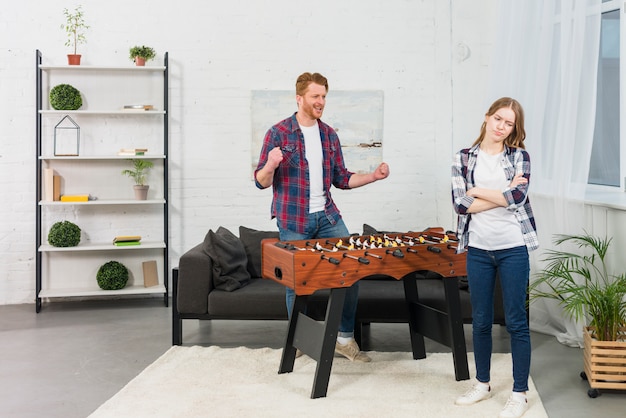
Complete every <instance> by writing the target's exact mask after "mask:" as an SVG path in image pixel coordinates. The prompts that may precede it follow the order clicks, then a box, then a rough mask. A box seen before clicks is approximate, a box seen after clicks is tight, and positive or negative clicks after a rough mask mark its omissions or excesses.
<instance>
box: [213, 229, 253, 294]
mask: <svg viewBox="0 0 626 418" xmlns="http://www.w3.org/2000/svg"><path fill="white" fill-rule="evenodd" d="M204 252H205V253H206V254H207V255H208V256H209V257H211V261H212V262H213V284H214V285H215V287H216V288H217V289H221V290H226V291H228V292H232V291H233V290H237V289H239V288H241V287H244V286H245V285H247V284H248V283H250V273H248V269H247V265H248V259H247V257H246V251H245V249H244V248H243V244H242V243H241V241H240V240H239V238H237V236H236V235H234V234H233V233H232V232H230V231H229V230H228V229H226V228H224V227H221V226H220V227H219V228H218V230H217V231H216V232H213V231H212V230H209V232H208V233H207V235H206V237H205V238H204Z"/></svg>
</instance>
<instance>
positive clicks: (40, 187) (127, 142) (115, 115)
mask: <svg viewBox="0 0 626 418" xmlns="http://www.w3.org/2000/svg"><path fill="white" fill-rule="evenodd" d="M113 64H121V65H43V55H42V54H41V52H40V51H39V50H37V51H36V52H35V88H36V113H35V115H34V116H35V133H36V141H35V152H34V154H35V162H36V171H35V178H36V190H35V194H34V196H35V206H36V213H35V230H36V232H35V234H36V235H35V242H36V251H35V295H36V298H35V302H36V303H35V310H36V312H40V310H41V307H42V298H61V297H66V298H71V297H83V296H96V297H106V296H115V295H145V294H161V295H163V296H164V302H165V306H168V280H169V278H168V277H169V262H170V261H169V243H168V240H169V215H168V211H169V207H168V200H169V195H168V193H169V186H168V182H169V174H168V173H169V171H168V170H169V158H168V143H169V81H168V79H169V58H168V53H167V52H165V53H164V54H163V62H162V64H163V65H154V66H151V65H148V66H142V67H140V66H136V65H134V64H133V63H132V62H128V61H126V62H122V63H113ZM73 82H75V83H76V84H77V85H78V86H82V88H83V89H84V91H81V94H85V97H88V98H89V103H90V104H89V106H85V107H82V108H80V109H78V110H56V109H53V108H52V106H51V105H50V100H49V97H47V96H49V92H50V90H51V88H52V86H53V85H55V84H57V85H58V84H59V83H73ZM140 104H142V105H144V106H146V105H148V104H150V105H153V106H154V107H150V110H144V107H142V108H139V109H125V108H124V107H125V106H129V105H140ZM65 115H71V116H72V117H73V118H74V117H76V118H77V121H78V120H79V119H80V120H79V122H80V125H81V126H80V131H79V134H82V132H85V133H86V135H85V136H84V137H83V138H86V139H87V140H89V144H88V148H86V149H85V151H87V152H86V153H84V155H80V156H79V155H58V156H57V155H51V154H50V153H53V154H54V150H57V149H58V148H57V147H56V143H57V133H58V131H57V129H63V128H65V126H63V125H61V126H59V125H60V122H58V123H57V122H55V119H57V117H58V118H59V119H61V121H63V120H64V119H65V118H64V116H65ZM55 123H56V125H55ZM63 132H65V133H66V134H67V132H66V131H62V132H61V136H62V139H64V138H65V137H68V135H64V134H63ZM72 135H73V134H72ZM81 136H82V135H80V136H78V137H77V138H79V139H80V137H81ZM159 138H161V139H159ZM68 139H73V136H70V137H69V138H68ZM81 140H82V139H81ZM135 142H142V143H140V144H135ZM137 146H142V147H144V148H147V147H148V148H150V149H151V150H152V154H148V153H146V154H144V155H118V154H117V151H118V150H120V149H126V148H129V149H133V148H134V147H137ZM76 153H77V154H78V152H76ZM72 160H73V161H72ZM127 160H142V161H146V160H152V161H151V162H153V163H154V165H155V166H156V167H155V168H156V171H157V173H158V176H157V177H158V181H157V183H156V185H155V189H154V190H153V191H152V194H151V196H154V198H153V199H149V200H138V199H135V198H134V196H133V194H132V190H128V189H127V191H128V193H122V192H120V190H121V189H118V188H117V187H116V182H115V180H114V179H113V178H112V176H111V175H110V172H111V170H114V171H118V172H119V171H121V168H122V166H127V165H128V161H127ZM48 170H52V171H56V173H54V174H53V175H54V176H56V177H57V178H59V179H61V184H60V187H61V190H63V189H65V191H66V192H67V193H66V194H67V196H68V197H69V196H70V195H72V194H79V193H80V194H85V195H86V194H88V192H89V191H91V192H92V194H94V195H95V200H87V201H83V202H61V201H49V200H42V199H41V198H42V197H44V196H45V197H49V196H47V195H46V194H44V192H49V191H50V190H49V189H47V188H49V187H51V188H52V190H53V191H54V189H55V187H57V188H58V186H59V185H58V184H57V185H56V186H55V183H54V178H53V179H52V180H53V181H52V183H53V184H52V186H51V185H50V171H48ZM57 174H58V175H57ZM63 182H67V183H65V184H64V183H63ZM66 186H71V187H70V188H71V189H72V190H73V191H74V192H73V193H70V192H71V191H72V190H70V189H67V188H66ZM95 192H98V193H95ZM98 197H99V198H98ZM146 205H147V206H146ZM57 218H61V219H60V220H67V221H70V222H81V223H84V225H81V226H80V227H81V228H82V227H84V229H85V234H86V236H87V237H91V239H90V240H83V242H81V243H80V244H79V245H77V246H75V247H54V246H52V245H49V244H48V240H47V235H46V232H45V231H44V230H43V229H44V225H48V224H51V223H52V222H53V221H58V220H57ZM161 223H162V226H159V224H161ZM129 229H131V230H132V231H133V234H136V235H143V236H144V237H146V238H147V239H146V240H142V241H141V242H140V244H139V245H128V246H116V245H114V244H113V242H112V241H113V236H114V235H115V234H114V232H115V231H118V232H120V231H128V230H129ZM93 230H95V231H96V233H95V234H93V233H92V232H93ZM107 231H108V232H107ZM148 256H149V257H150V258H151V259H154V261H155V262H156V263H157V265H159V266H160V268H161V269H162V270H161V272H160V273H158V276H159V278H160V282H161V283H160V284H158V285H157V286H152V287H149V288H146V287H144V286H143V284H144V283H143V281H137V279H138V278H141V271H142V267H138V266H136V267H135V270H134V271H135V281H134V282H133V281H131V282H129V286H127V287H125V288H124V289H120V290H102V289H100V288H99V287H98V284H97V282H96V280H95V278H93V279H91V278H90V276H89V275H84V277H80V275H78V276H77V275H76V274H74V273H75V272H83V271H93V270H94V269H95V268H96V267H97V266H100V265H102V263H103V262H105V261H106V260H108V259H110V258H113V257H115V258H119V259H122V260H125V261H128V262H129V263H133V265H135V264H136V263H138V261H139V260H141V259H143V258H144V257H148ZM134 283H136V285H133V286H131V284H134Z"/></svg>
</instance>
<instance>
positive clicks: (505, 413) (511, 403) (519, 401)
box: [499, 395, 528, 418]
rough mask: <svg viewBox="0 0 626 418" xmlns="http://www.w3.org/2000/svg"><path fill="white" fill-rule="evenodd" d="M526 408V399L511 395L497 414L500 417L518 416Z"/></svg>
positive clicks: (511, 417)
mask: <svg viewBox="0 0 626 418" xmlns="http://www.w3.org/2000/svg"><path fill="white" fill-rule="evenodd" d="M527 409H528V399H526V398H522V397H517V396H513V395H511V396H510V397H509V400H508V401H506V405H504V409H503V410H502V412H500V415H499V416H500V418H519V417H521V416H522V415H524V413H525V412H526V410H527Z"/></svg>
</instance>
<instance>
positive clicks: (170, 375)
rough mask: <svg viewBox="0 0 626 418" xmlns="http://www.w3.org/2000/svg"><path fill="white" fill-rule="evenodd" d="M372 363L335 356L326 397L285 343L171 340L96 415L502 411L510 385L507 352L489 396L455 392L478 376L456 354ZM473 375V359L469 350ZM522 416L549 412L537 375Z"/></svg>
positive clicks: (305, 362) (394, 356) (498, 360)
mask: <svg viewBox="0 0 626 418" xmlns="http://www.w3.org/2000/svg"><path fill="white" fill-rule="evenodd" d="M369 355H370V356H371V357H372V362H371V363H352V362H350V361H349V360H347V359H344V358H341V357H335V359H334V361H333V368H332V372H331V375H330V382H329V385H328V393H327V396H326V397H324V398H318V399H311V398H310V396H311V389H312V387H313V386H312V385H313V378H314V374H315V367H316V362H315V361H314V360H312V359H311V358H309V357H308V356H303V357H301V358H299V359H296V363H295V366H294V370H293V372H291V373H285V374H278V366H279V364H280V357H281V350H277V349H270V348H261V349H249V348H245V347H239V348H219V347H198V346H194V347H172V348H171V349H170V350H168V351H167V352H166V353H165V354H163V356H161V357H160V358H159V359H157V360H156V361H155V362H154V363H152V364H151V365H150V366H148V367H147V368H146V369H145V370H144V371H143V372H141V373H140V374H139V375H138V376H137V377H136V378H135V379H133V380H132V381H131V382H130V383H128V385H126V386H125V387H124V388H123V389H122V390H120V391H119V392H118V393H117V394H116V395H115V396H113V397H112V398H111V399H109V400H108V401H107V402H105V403H104V404H103V405H102V406H101V407H100V408H98V409H97V410H96V411H95V412H94V413H93V414H92V415H91V417H92V418H98V417H116V418H117V417H135V418H137V417H185V418H187V417H342V418H345V417H375V418H380V417H416V416H420V417H463V418H470V417H477V418H484V417H497V416H498V414H499V413H500V410H501V409H502V407H503V406H504V404H505V402H506V400H507V398H508V396H509V394H510V391H511V388H512V378H511V359H510V355H509V354H495V355H494V356H493V359H492V381H491V384H492V390H493V392H494V395H493V396H492V397H491V399H488V400H486V401H483V402H480V403H478V404H476V405H472V406H456V405H455V404H454V400H455V399H456V397H457V396H459V395H460V394H462V393H463V392H465V390H467V389H468V388H469V387H470V385H471V384H472V380H465V381H460V382H457V381H456V380H455V379H454V366H453V363H452V354H449V353H432V354H431V353H429V354H427V357H426V359H423V360H413V358H412V355H411V353H408V352H392V353H383V352H369ZM468 356H469V358H468V360H469V364H470V376H472V378H473V377H474V360H473V355H472V353H469V355H468ZM528 397H529V403H530V408H529V410H528V412H527V413H526V414H525V415H524V418H531V417H547V414H546V412H545V410H544V408H543V405H542V403H541V399H540V398H539V395H538V394H537V392H536V390H535V387H534V384H533V382H532V379H531V381H530V391H529V392H528Z"/></svg>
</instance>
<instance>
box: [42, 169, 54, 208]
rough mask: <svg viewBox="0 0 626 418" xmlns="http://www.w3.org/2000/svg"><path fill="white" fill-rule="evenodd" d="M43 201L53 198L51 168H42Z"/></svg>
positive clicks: (52, 172) (49, 200)
mask: <svg viewBox="0 0 626 418" xmlns="http://www.w3.org/2000/svg"><path fill="white" fill-rule="evenodd" d="M42 200H43V201H45V202H52V201H53V200H54V170H53V169H51V168H44V169H43V197H42Z"/></svg>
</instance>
